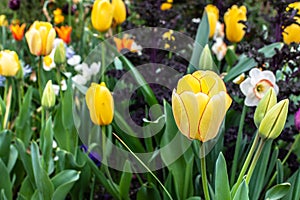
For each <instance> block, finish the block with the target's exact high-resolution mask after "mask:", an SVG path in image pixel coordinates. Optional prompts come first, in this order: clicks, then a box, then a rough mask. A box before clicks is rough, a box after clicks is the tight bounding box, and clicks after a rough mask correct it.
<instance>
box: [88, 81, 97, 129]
mask: <svg viewBox="0 0 300 200" xmlns="http://www.w3.org/2000/svg"><path fill="white" fill-rule="evenodd" d="M95 90H96V86H95V85H94V83H92V86H91V87H90V88H89V89H88V90H87V91H86V96H85V99H86V104H87V107H88V109H89V111H90V117H91V120H92V122H93V123H95V124H97V125H99V124H100V121H99V120H98V119H97V113H96V112H95V111H96V109H95V97H94V96H95Z"/></svg>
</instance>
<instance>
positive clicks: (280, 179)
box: [276, 159, 283, 183]
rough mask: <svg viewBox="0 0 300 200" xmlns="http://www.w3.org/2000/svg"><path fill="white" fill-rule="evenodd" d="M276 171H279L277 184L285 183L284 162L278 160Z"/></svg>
mask: <svg viewBox="0 0 300 200" xmlns="http://www.w3.org/2000/svg"><path fill="white" fill-rule="evenodd" d="M276 171H277V183H282V182H283V165H282V162H281V161H280V160H279V159H278V160H277V163H276Z"/></svg>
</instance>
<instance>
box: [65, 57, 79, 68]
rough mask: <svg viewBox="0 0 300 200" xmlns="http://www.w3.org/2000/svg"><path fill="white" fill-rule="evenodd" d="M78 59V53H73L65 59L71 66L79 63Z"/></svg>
mask: <svg viewBox="0 0 300 200" xmlns="http://www.w3.org/2000/svg"><path fill="white" fill-rule="evenodd" d="M80 61H81V57H80V55H74V56H72V57H71V58H69V59H68V60H67V63H68V64H69V65H71V66H75V65H78V64H79V63H80Z"/></svg>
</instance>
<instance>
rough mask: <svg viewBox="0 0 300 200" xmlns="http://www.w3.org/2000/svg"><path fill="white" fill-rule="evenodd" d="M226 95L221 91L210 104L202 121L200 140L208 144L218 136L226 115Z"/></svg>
mask: <svg viewBox="0 0 300 200" xmlns="http://www.w3.org/2000/svg"><path fill="white" fill-rule="evenodd" d="M225 101H226V93H225V92H224V91H221V92H220V93H219V94H217V95H214V96H213V97H212V98H211V99H210V101H209V102H208V104H207V106H206V108H205V110H204V113H203V116H202V118H201V120H200V126H199V132H200V140H201V141H202V142H206V141H208V140H210V139H213V138H214V137H216V135H217V134H218V131H219V128H220V126H221V123H222V121H223V119H224V117H225V114H226V111H227V110H226V102H225Z"/></svg>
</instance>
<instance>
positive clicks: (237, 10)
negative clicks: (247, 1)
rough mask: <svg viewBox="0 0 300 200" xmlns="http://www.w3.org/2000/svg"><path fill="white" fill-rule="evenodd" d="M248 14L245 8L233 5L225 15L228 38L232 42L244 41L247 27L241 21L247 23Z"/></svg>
mask: <svg viewBox="0 0 300 200" xmlns="http://www.w3.org/2000/svg"><path fill="white" fill-rule="evenodd" d="M246 13H247V8H246V7H245V6H241V7H237V6H236V5H233V6H232V7H231V8H230V9H228V10H227V12H226V13H225V15H224V21H225V26H226V38H227V39H228V40H229V41H230V42H240V41H241V40H242V39H243V37H244V35H245V30H244V28H245V27H246V26H245V25H244V24H243V23H241V21H247V16H246Z"/></svg>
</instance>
